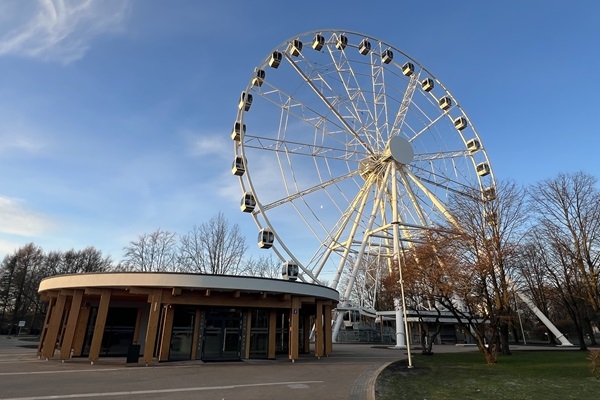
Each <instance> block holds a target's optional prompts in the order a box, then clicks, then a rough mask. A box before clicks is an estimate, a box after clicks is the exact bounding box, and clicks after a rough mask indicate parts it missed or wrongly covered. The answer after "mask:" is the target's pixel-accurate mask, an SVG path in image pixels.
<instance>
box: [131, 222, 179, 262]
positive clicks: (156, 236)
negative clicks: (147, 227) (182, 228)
mask: <svg viewBox="0 0 600 400" xmlns="http://www.w3.org/2000/svg"><path fill="white" fill-rule="evenodd" d="M176 237H177V235H176V234H175V233H172V232H169V231H162V230H160V228H159V229H158V230H156V231H154V232H152V233H150V234H143V235H140V236H139V237H138V239H137V240H135V241H131V242H129V245H128V246H126V247H124V248H123V250H124V251H125V257H124V260H123V263H122V265H123V268H124V269H125V270H129V271H143V272H159V271H176V270H177V258H178V257H177V241H176Z"/></svg>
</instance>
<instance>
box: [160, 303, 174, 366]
mask: <svg viewBox="0 0 600 400" xmlns="http://www.w3.org/2000/svg"><path fill="white" fill-rule="evenodd" d="M164 313H165V316H164V319H163V327H162V335H161V338H160V340H159V343H160V352H159V353H158V361H168V360H169V352H170V349H171V337H172V336H173V319H174V318H175V308H173V306H172V305H171V304H168V305H165V306H164Z"/></svg>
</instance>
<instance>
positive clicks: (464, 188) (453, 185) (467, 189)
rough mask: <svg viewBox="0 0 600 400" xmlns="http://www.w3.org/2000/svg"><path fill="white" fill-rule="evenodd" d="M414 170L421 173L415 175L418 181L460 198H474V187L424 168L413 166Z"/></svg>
mask: <svg viewBox="0 0 600 400" xmlns="http://www.w3.org/2000/svg"><path fill="white" fill-rule="evenodd" d="M412 168H413V169H414V170H416V171H419V175H417V174H414V175H415V176H418V179H419V180H420V181H421V182H424V183H427V184H429V185H432V186H435V187H437V188H439V189H441V190H443V191H448V192H452V193H455V194H457V195H459V196H463V197H464V196H467V197H470V198H474V197H473V195H472V194H473V187H471V186H468V185H466V184H464V183H462V182H459V181H457V180H456V179H451V178H450V177H449V176H446V175H440V174H438V173H435V172H432V171H430V170H427V169H422V168H419V167H415V166H413V167H412ZM425 176H431V177H433V178H435V179H432V178H426V177H425Z"/></svg>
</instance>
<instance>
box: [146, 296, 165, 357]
mask: <svg viewBox="0 0 600 400" xmlns="http://www.w3.org/2000/svg"><path fill="white" fill-rule="evenodd" d="M149 297H150V315H149V316H148V328H147V329H146V343H145V345H144V362H145V363H146V365H148V364H150V363H151V362H152V360H153V359H154V345H155V344H156V334H157V332H158V323H159V317H160V310H161V304H162V289H155V290H154V291H153V293H152V294H151V295H150V296H149Z"/></svg>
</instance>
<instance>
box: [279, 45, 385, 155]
mask: <svg viewBox="0 0 600 400" xmlns="http://www.w3.org/2000/svg"><path fill="white" fill-rule="evenodd" d="M284 56H285V57H286V58H287V59H288V60H289V62H290V64H291V65H292V66H293V67H294V69H295V70H296V72H297V73H298V74H299V75H300V76H302V78H303V79H304V81H305V82H306V83H307V84H308V85H309V86H310V87H311V88H312V89H313V90H314V92H315V93H316V94H317V97H319V99H320V100H321V101H322V102H323V103H324V104H326V105H327V107H328V108H329V110H330V111H331V112H332V113H333V114H334V115H335V116H336V118H337V119H338V120H339V122H340V123H341V124H342V125H343V126H344V127H345V128H346V129H347V131H348V132H349V133H351V134H352V135H353V136H354V138H355V140H356V141H357V142H358V143H360V144H361V146H362V147H363V148H364V149H365V150H366V151H367V152H369V153H372V152H373V150H372V148H371V146H369V145H368V144H367V143H366V142H365V141H364V140H363V138H362V137H361V136H360V135H359V134H358V132H357V131H356V130H355V129H354V128H353V127H352V126H350V124H349V123H348V121H346V119H345V118H344V117H343V116H342V115H341V114H340V113H339V111H338V110H337V108H336V107H334V105H333V104H332V102H331V101H330V100H329V99H328V98H327V97H326V96H325V95H324V94H323V93H322V92H321V91H320V90H319V89H318V88H317V87H316V86H315V84H314V82H313V81H311V80H310V79H309V78H308V76H307V75H306V74H305V73H304V71H302V69H300V68H298V66H297V65H296V63H295V62H294V61H293V60H292V59H291V58H290V56H289V55H288V54H287V53H284Z"/></svg>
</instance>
